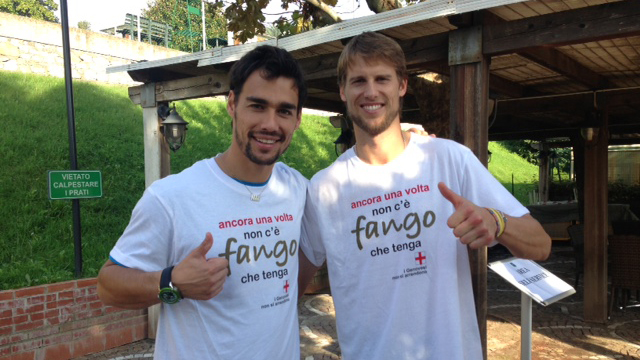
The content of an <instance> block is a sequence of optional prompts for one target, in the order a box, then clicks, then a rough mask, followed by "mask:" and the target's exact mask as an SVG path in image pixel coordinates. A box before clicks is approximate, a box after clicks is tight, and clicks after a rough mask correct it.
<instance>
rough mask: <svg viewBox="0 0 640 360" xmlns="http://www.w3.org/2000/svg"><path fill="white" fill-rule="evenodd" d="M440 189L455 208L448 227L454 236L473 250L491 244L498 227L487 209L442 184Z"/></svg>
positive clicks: (439, 185) (439, 186) (448, 221)
mask: <svg viewBox="0 0 640 360" xmlns="http://www.w3.org/2000/svg"><path fill="white" fill-rule="evenodd" d="M438 189H439V190H440V193H441V194H442V196H444V198H445V199H447V200H449V202H451V204H453V207H454V208H455V212H454V213H453V215H451V216H450V217H449V219H448V220H447V226H449V227H450V228H452V229H453V235H455V236H456V237H457V238H459V239H460V242H462V243H463V244H466V245H469V247H470V248H472V249H478V248H480V247H483V246H487V245H489V244H491V242H492V241H493V240H494V239H495V234H496V229H497V228H498V225H497V224H496V222H495V219H494V218H493V216H492V215H491V214H490V213H489V212H488V211H487V209H485V208H482V207H479V206H477V205H475V204H474V203H472V202H471V201H469V200H467V199H465V198H463V197H462V196H460V195H458V194H456V193H455V192H453V191H452V190H451V189H449V188H448V187H447V185H445V184H444V183H442V182H441V183H439V184H438Z"/></svg>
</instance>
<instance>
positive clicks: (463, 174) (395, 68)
mask: <svg viewBox="0 0 640 360" xmlns="http://www.w3.org/2000/svg"><path fill="white" fill-rule="evenodd" d="M338 81H339V86H340V96H341V98H342V100H343V101H344V102H345V103H346V105H347V112H348V115H349V118H350V119H351V120H352V121H353V124H354V132H355V138H356V144H355V145H354V146H353V147H352V148H351V149H349V150H347V151H346V152H345V153H344V154H342V156H340V157H339V158H338V159H337V160H336V161H335V162H334V163H333V164H332V165H331V166H329V167H328V168H327V169H324V170H322V171H320V172H319V173H317V174H316V175H315V176H314V177H313V178H312V179H311V182H310V184H309V190H308V197H307V203H306V208H305V219H304V221H303V223H304V227H303V229H304V234H303V237H302V238H303V240H302V242H301V249H302V250H303V253H301V259H300V262H301V273H300V288H301V289H304V286H306V284H307V282H308V280H309V278H310V276H311V275H312V274H313V273H314V272H315V268H316V267H317V266H320V265H321V264H322V263H323V262H324V261H325V259H326V261H327V267H328V270H329V278H330V280H331V294H332V296H333V301H334V304H335V308H336V320H337V330H338V340H339V343H340V349H341V351H342V355H343V358H344V359H345V360H352V359H367V360H388V359H394V360H402V359H416V360H421V359H433V360H440V359H459V360H469V359H482V348H481V344H480V336H479V331H478V326H477V321H476V313H475V307H474V300H473V291H472V288H471V276H470V269H469V261H468V255H467V247H470V248H473V249H477V248H481V247H484V246H487V245H490V244H492V243H494V242H495V241H497V242H498V243H501V244H502V245H504V246H506V247H507V248H508V249H509V250H510V251H511V252H512V253H513V254H514V255H516V256H518V257H523V258H531V259H544V258H546V257H547V256H548V254H549V251H550V245H551V241H550V238H549V236H548V235H547V234H546V233H545V232H544V230H543V229H542V227H541V226H540V224H539V223H538V222H537V221H536V220H534V219H533V218H532V217H531V216H530V215H528V211H527V209H526V208H525V207H524V206H522V205H521V204H520V203H518V201H517V200H516V199H515V198H513V196H511V194H509V192H508V191H506V189H505V188H504V187H503V186H502V185H501V184H500V183H498V182H497V181H496V180H495V178H493V177H492V176H491V174H489V172H488V171H487V169H486V168H485V167H484V166H482V164H481V163H480V162H479V161H478V159H477V158H476V157H475V156H474V155H473V153H472V152H471V151H470V150H469V149H468V148H466V147H464V146H462V145H460V144H457V143H455V142H453V141H449V140H445V139H437V138H432V137H421V136H411V137H409V135H410V134H408V133H403V132H402V131H401V127H400V110H401V105H402V97H403V96H404V95H405V93H406V91H407V70H406V65H405V58H404V53H403V51H402V49H401V48H400V46H399V45H398V44H397V43H396V42H395V41H393V40H391V39H389V38H388V37H386V36H384V35H380V34H376V33H371V32H367V33H363V34H361V35H358V36H356V37H354V38H353V39H352V40H351V41H350V42H349V44H347V46H346V47H345V49H344V50H343V52H342V54H341V56H340V59H339V62H338ZM305 255H306V257H305Z"/></svg>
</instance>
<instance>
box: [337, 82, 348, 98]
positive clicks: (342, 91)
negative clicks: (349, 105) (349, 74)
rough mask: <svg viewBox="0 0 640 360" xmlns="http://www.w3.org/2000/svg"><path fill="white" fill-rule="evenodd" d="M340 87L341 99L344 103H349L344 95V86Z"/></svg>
mask: <svg viewBox="0 0 640 360" xmlns="http://www.w3.org/2000/svg"><path fill="white" fill-rule="evenodd" d="M338 86H339V87H340V99H342V101H344V102H347V97H346V96H345V95H344V84H342V85H338Z"/></svg>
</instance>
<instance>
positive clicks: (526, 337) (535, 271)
mask: <svg viewBox="0 0 640 360" xmlns="http://www.w3.org/2000/svg"><path fill="white" fill-rule="evenodd" d="M488 266H489V269H491V270H493V271H495V272H496V273H497V274H498V275H500V276H501V277H502V278H503V279H505V280H507V281H508V282H509V283H511V285H513V286H515V287H516V288H517V289H518V290H520V291H521V292H522V294H521V300H520V306H521V309H520V322H521V324H520V326H521V329H520V338H521V349H520V358H521V359H522V360H531V348H532V346H531V345H532V341H531V333H532V324H533V319H532V316H531V299H533V300H535V301H536V302H538V303H539V304H540V305H542V306H547V305H549V304H553V303H554V302H556V301H558V300H561V299H564V298H565V297H567V296H569V295H572V294H575V292H576V290H575V289H574V288H573V287H572V286H571V285H569V284H567V283H566V282H564V281H562V279H560V278H559V277H557V276H555V275H554V274H552V273H551V272H549V271H548V270H547V269H545V268H543V267H542V266H540V265H538V264H537V263H535V262H533V261H531V260H523V259H518V258H515V257H512V258H508V259H505V260H499V261H494V262H491V263H489V264H488Z"/></svg>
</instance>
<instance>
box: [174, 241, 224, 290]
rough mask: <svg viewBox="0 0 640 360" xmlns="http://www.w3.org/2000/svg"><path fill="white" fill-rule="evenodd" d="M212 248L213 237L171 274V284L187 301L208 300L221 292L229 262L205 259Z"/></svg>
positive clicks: (218, 259) (204, 242) (220, 259)
mask: <svg viewBox="0 0 640 360" xmlns="http://www.w3.org/2000/svg"><path fill="white" fill-rule="evenodd" d="M212 246H213V235H211V233H209V232H208V233H207V235H206V237H205V238H204V241H203V242H202V243H201V244H200V245H199V246H198V247H197V248H195V249H194V250H193V251H192V252H191V253H190V254H189V255H188V256H187V257H186V258H185V259H184V260H182V261H181V262H180V263H179V264H178V265H176V267H175V268H173V272H172V274H171V282H172V283H173V284H174V285H175V286H176V287H177V288H178V289H179V290H180V292H181V293H182V296H183V297H185V298H189V299H196V300H209V299H211V298H213V297H214V296H216V295H218V294H219V293H220V291H222V287H223V285H224V282H225V280H226V279H227V274H228V266H229V262H228V261H227V259H225V258H207V253H208V252H209V250H210V249H211V247H212Z"/></svg>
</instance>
